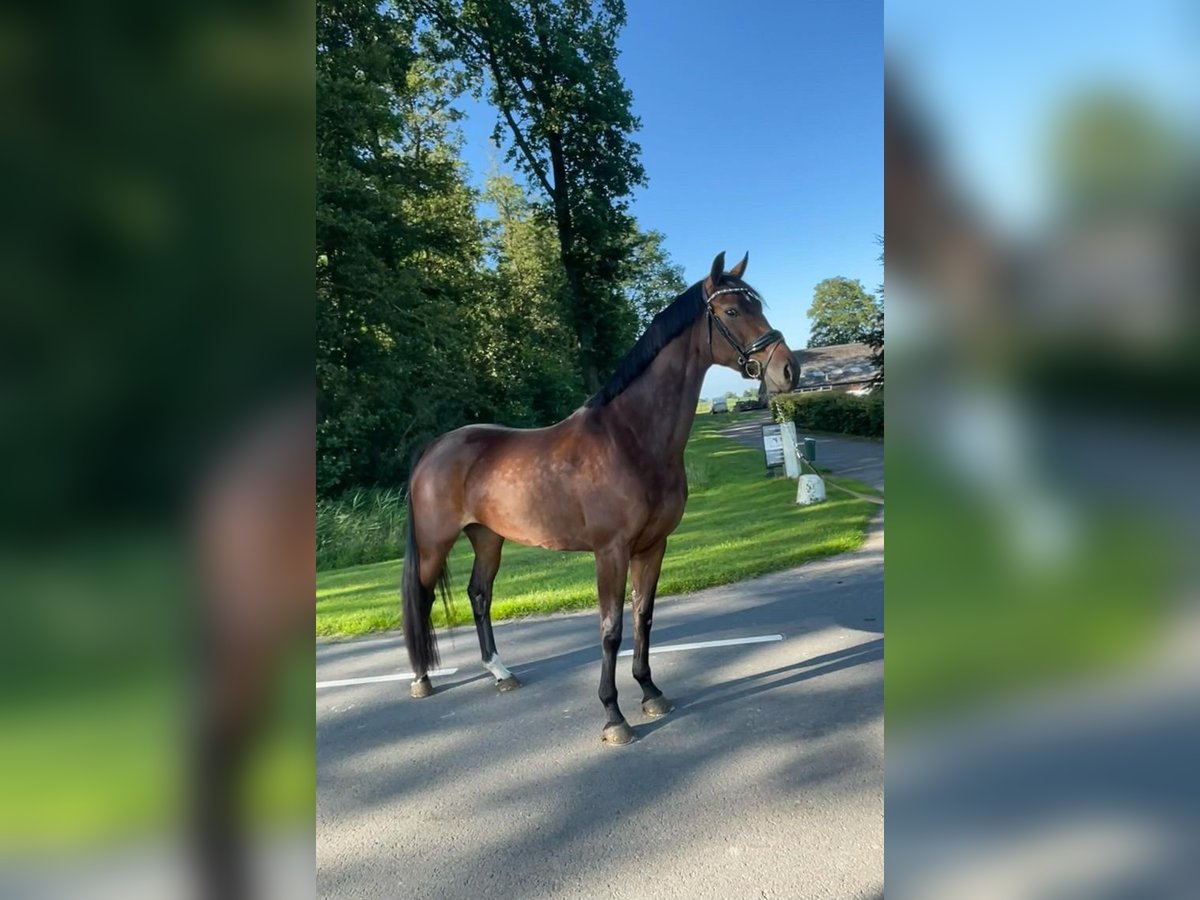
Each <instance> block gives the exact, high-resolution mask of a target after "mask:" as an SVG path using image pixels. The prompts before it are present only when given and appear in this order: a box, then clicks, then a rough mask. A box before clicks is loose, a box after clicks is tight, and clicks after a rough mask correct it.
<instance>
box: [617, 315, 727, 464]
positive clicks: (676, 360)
mask: <svg viewBox="0 0 1200 900" xmlns="http://www.w3.org/2000/svg"><path fill="white" fill-rule="evenodd" d="M699 322H700V323H702V322H703V319H701V320H699ZM699 329H700V324H697V325H693V326H692V327H691V328H689V329H687V330H685V331H684V332H682V333H681V334H680V335H679V336H678V337H676V338H675V339H674V340H672V341H671V342H670V343H668V344H667V345H666V346H665V347H663V348H662V350H660V351H659V352H658V355H657V356H655V358H654V360H653V362H651V363H650V365H649V366H647V367H646V371H644V372H643V373H642V374H641V375H639V376H638V377H637V378H636V379H635V380H634V381H633V382H632V383H630V385H629V386H628V387H627V388H625V390H624V391H622V392H621V393H620V394H619V395H618V396H616V397H614V398H613V399H612V400H611V401H609V410H610V414H614V415H617V416H619V417H621V418H622V419H623V420H624V421H625V422H626V423H627V424H628V425H629V427H630V430H631V431H632V432H633V434H634V435H635V438H636V440H637V443H638V444H639V446H640V448H641V449H642V450H643V451H644V452H646V453H647V454H648V455H650V456H651V457H653V458H654V459H656V460H658V461H664V462H665V461H669V460H672V459H678V460H682V459H683V449H684V447H685V446H686V445H687V439H688V435H689V433H690V432H691V428H692V422H693V421H694V420H695V418H696V404H697V403H698V402H699V401H700V388H701V386H702V385H703V383H704V373H705V372H707V371H708V367H709V366H710V365H711V364H712V363H711V355H710V354H709V352H708V349H707V344H705V343H703V342H702V341H701V340H700V338H699V333H700V331H699Z"/></svg>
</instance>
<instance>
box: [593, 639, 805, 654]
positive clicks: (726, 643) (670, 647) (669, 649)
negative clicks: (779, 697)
mask: <svg viewBox="0 0 1200 900" xmlns="http://www.w3.org/2000/svg"><path fill="white" fill-rule="evenodd" d="M782 640H783V635H782V634H756V635H754V636H753V637H744V638H725V639H724V640H720V641H697V642H696V643H694V644H665V645H662V646H658V647H654V646H651V647H650V652H651V653H675V652H676V651H678V650H703V649H704V648H705V647H733V646H735V645H736V644H765V643H767V642H769V641H782ZM617 656H633V651H632V650H622V651H621V652H620V653H618V654H617Z"/></svg>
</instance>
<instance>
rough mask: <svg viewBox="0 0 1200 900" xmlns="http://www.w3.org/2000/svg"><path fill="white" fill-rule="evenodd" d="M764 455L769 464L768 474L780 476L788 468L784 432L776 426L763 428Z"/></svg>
mask: <svg viewBox="0 0 1200 900" xmlns="http://www.w3.org/2000/svg"><path fill="white" fill-rule="evenodd" d="M762 442H763V455H764V457H765V458H766V462H767V474H768V475H775V474H778V471H779V470H780V469H783V468H785V467H786V463H785V457H784V455H783V430H782V429H781V428H780V427H779V426H778V425H775V424H772V425H764V426H762Z"/></svg>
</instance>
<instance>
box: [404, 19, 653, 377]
mask: <svg viewBox="0 0 1200 900" xmlns="http://www.w3.org/2000/svg"><path fill="white" fill-rule="evenodd" d="M411 2H412V3H413V6H414V9H416V10H418V11H420V12H421V13H422V14H423V15H425V16H426V17H428V20H429V22H430V23H431V26H432V28H433V29H434V31H435V33H437V34H439V35H440V36H441V37H442V39H443V40H444V41H445V42H446V44H447V45H448V48H449V50H450V52H451V53H452V54H453V55H454V56H455V57H456V58H457V59H458V60H460V61H461V62H462V64H463V65H464V66H465V69H466V71H467V72H468V73H469V74H470V75H472V76H473V77H474V78H475V79H476V84H477V86H478V90H480V91H484V90H486V92H487V95H488V99H489V100H490V101H491V103H492V105H493V106H494V107H495V108H496V109H497V110H498V112H499V114H500V116H501V122H500V123H498V124H497V125H496V128H495V131H494V132H493V139H494V140H495V141H496V143H497V145H503V144H504V143H505V141H503V140H502V138H503V136H504V135H507V137H508V140H507V144H508V151H507V156H506V159H507V160H508V161H509V162H512V163H514V164H515V165H516V166H517V168H518V169H519V170H520V171H521V173H522V174H523V175H524V176H525V177H526V179H527V180H528V183H529V184H530V186H531V187H533V188H534V189H536V190H538V191H539V192H541V193H542V194H543V198H544V203H545V204H546V207H547V211H548V212H549V213H550V215H551V216H552V221H553V222H554V224H555V228H556V231H557V233H558V242H559V254H560V258H561V260H562V267H563V272H564V274H565V276H566V280H567V288H568V296H569V300H570V302H569V305H568V313H569V316H568V319H569V323H570V326H571V329H572V332H573V334H574V336H575V340H576V350H577V353H578V355H579V370H580V374H581V376H582V378H583V381H584V384H585V386H586V387H587V389H588V390H590V391H591V390H596V389H597V388H598V387H599V386H600V373H601V372H602V371H607V370H609V369H611V367H612V366H613V365H614V364H615V363H616V361H617V360H618V359H619V358H620V356H621V354H622V353H623V352H624V349H625V347H626V346H627V345H628V343H629V342H630V340H631V339H632V338H633V337H634V336H635V332H636V327H637V321H636V316H635V315H634V313H633V310H632V309H631V308H630V306H629V304H628V303H627V302H624V298H623V297H622V296H621V291H620V285H621V281H622V278H623V276H624V275H625V274H626V273H625V270H626V267H627V265H628V262H629V259H630V257H631V254H632V252H633V248H632V247H631V245H630V238H631V236H632V235H633V234H634V229H633V225H632V219H631V217H630V216H629V214H628V205H629V199H630V196H631V194H632V191H633V188H634V187H635V186H637V185H639V184H643V183H644V182H645V172H644V170H643V169H642V166H641V163H640V162H639V161H638V156H639V153H640V148H639V147H638V145H637V144H636V143H635V142H634V141H633V140H631V138H630V135H631V134H632V133H633V132H634V131H636V130H637V128H638V126H639V122H638V119H637V117H636V116H634V115H633V112H632V111H631V103H632V96H631V94H630V92H629V91H628V90H627V89H626V88H625V85H624V82H623V81H622V79H621V76H620V73H619V72H618V71H617V67H616V58H617V49H616V37H617V34H618V33H619V31H620V29H621V26H622V25H623V24H624V22H625V9H624V4H623V3H622V2H621V0H562V2H559V3H551V2H548V0H411Z"/></svg>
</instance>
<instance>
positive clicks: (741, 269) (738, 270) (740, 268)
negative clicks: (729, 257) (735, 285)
mask: <svg viewBox="0 0 1200 900" xmlns="http://www.w3.org/2000/svg"><path fill="white" fill-rule="evenodd" d="M749 261H750V251H749V250H747V251H746V255H745V256H743V257H742V261H741V262H740V263H738V264H737V265H736V266H734V267H733V268H732V269H730V270H729V274H730V275H732V276H733V277H734V278H741V277H742V276H743V275H744V274H745V273H746V263H748V262H749Z"/></svg>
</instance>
